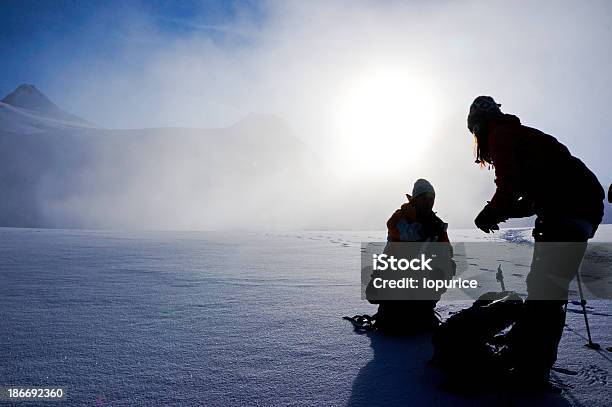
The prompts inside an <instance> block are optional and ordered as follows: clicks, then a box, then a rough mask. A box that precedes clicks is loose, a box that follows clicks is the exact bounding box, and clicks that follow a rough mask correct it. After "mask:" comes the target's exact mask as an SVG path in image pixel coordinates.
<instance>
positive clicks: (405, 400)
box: [0, 226, 612, 406]
mask: <svg viewBox="0 0 612 407" xmlns="http://www.w3.org/2000/svg"><path fill="white" fill-rule="evenodd" d="M528 232H529V231H528V230H502V231H501V232H500V233H497V234H495V235H492V236H490V235H486V236H485V235H484V234H482V233H480V232H479V231H475V230H455V231H451V238H452V239H454V241H480V240H482V239H500V238H501V239H504V238H505V239H509V240H510V239H511V240H514V241H516V240H521V239H523V240H529V238H528V235H529V233H528ZM383 239H384V234H382V233H380V232H372V233H358V232H296V233H285V234H278V233H277V234H266V233H259V234H257V233H251V234H237V233H234V234H230V233H227V234H224V233H188V232H181V233H170V232H164V233H154V232H147V233H144V232H138V233H128V232H110V231H77V230H40V229H12V228H0V258H1V259H2V262H1V263H0V281H2V284H0V311H1V318H0V343H2V352H0V385H19V386H65V387H66V388H67V395H68V399H67V401H66V403H67V404H69V405H113V406H134V405H214V406H227V405H241V406H242V405H262V406H272V405H316V406H328V405H347V404H349V405H355V406H357V405H363V406H365V405H368V406H372V405H427V406H429V405H500V404H503V405H513V404H514V405H519V404H520V405H539V404H546V405H582V406H609V405H611V384H610V378H609V374H610V364H611V363H612V362H611V361H612V353H610V352H608V351H606V350H605V348H606V347H609V346H612V333H611V330H610V316H611V315H612V307H611V306H610V302H604V301H599V302H592V303H591V302H589V321H590V323H591V329H592V333H593V338H594V340H595V341H596V342H598V343H600V344H601V345H602V347H603V348H604V349H602V350H599V351H595V350H590V349H587V348H586V347H585V346H584V344H585V343H586V339H585V337H586V332H585V328H584V320H583V316H582V315H581V314H580V313H579V307H578V306H577V305H574V304H570V305H569V312H568V316H567V324H568V326H567V328H566V331H565V333H564V335H563V339H562V342H561V349H560V353H559V360H558V362H557V365H556V367H557V369H558V372H556V373H554V375H553V376H554V377H553V379H554V380H555V381H556V382H557V383H559V385H560V386H561V387H563V388H564V392H563V394H562V395H543V396H537V397H536V396H533V397H532V398H524V397H522V398H520V399H518V398H516V396H511V395H507V394H493V393H492V394H485V395H482V396H477V397H471V398H470V397H467V396H461V395H458V394H456V393H450V392H447V391H444V390H443V389H441V387H440V385H439V383H438V382H436V380H435V378H432V377H430V376H428V374H427V369H426V363H427V361H428V360H429V358H430V357H431V352H432V349H431V345H430V337H429V336H427V335H422V336H415V337H409V338H403V339H397V338H396V339H394V338H387V337H382V336H379V335H370V336H367V335H358V334H356V333H354V331H353V329H352V327H351V325H350V323H348V322H347V321H343V320H342V319H341V317H342V316H343V315H354V314H358V313H370V314H372V313H374V312H375V307H374V306H372V305H370V304H368V303H367V302H365V301H362V300H361V299H360V295H359V291H360V282H359V261H360V253H359V248H360V242H362V241H380V240H383ZM611 239H612V227H611V226H603V227H602V228H601V229H600V231H599V232H598V236H597V240H603V241H611ZM506 275H507V277H506V278H507V279H508V280H512V279H513V278H514V279H521V280H522V279H524V277H516V276H512V273H510V272H506ZM463 306H465V304H457V303H444V302H442V303H441V304H440V305H439V310H440V311H441V313H442V314H443V315H444V316H447V315H448V314H449V313H450V312H453V311H456V310H458V309H460V308H461V307H463ZM561 372H562V373H561ZM19 405H27V404H26V403H20V404H19ZM58 405H59V404H58Z"/></svg>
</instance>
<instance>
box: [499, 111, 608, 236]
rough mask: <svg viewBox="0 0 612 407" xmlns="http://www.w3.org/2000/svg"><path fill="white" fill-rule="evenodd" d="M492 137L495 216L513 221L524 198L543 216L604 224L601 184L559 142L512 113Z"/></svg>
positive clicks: (500, 121) (501, 121)
mask: <svg viewBox="0 0 612 407" xmlns="http://www.w3.org/2000/svg"><path fill="white" fill-rule="evenodd" d="M488 137H489V138H488V145H489V153H490V157H491V159H492V161H493V166H494V167H495V183H496V185H497V190H496V191H495V195H494V196H493V198H492V199H491V207H492V208H493V209H494V210H495V212H496V213H498V214H499V215H500V216H505V217H514V216H512V214H513V212H515V208H516V205H517V201H518V199H519V198H520V197H522V198H523V199H527V201H528V202H529V203H530V204H532V205H533V211H534V212H535V214H537V215H539V216H543V217H552V218H554V217H560V218H570V219H584V220H587V221H589V222H591V223H593V224H595V225H597V224H599V223H600V222H601V219H602V216H603V199H604V198H605V195H604V191H603V188H602V186H601V184H600V183H599V181H598V180H597V177H596V176H595V175H594V174H593V173H592V172H591V171H590V170H589V169H588V168H587V166H586V165H585V164H584V163H583V162H582V161H580V160H579V159H578V158H576V157H574V156H572V155H571V154H570V152H569V150H568V149H567V147H565V146H564V145H563V144H561V143H560V142H558V141H557V139H555V138H554V137H552V136H550V135H548V134H545V133H543V132H541V131H539V130H536V129H533V128H531V127H527V126H523V125H522V124H521V122H520V120H519V118H518V117H516V116H513V115H509V114H504V115H503V116H501V117H499V118H497V119H494V120H493V121H492V122H491V123H490V127H489V135H488ZM523 202H524V201H523Z"/></svg>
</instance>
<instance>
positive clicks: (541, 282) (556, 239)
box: [509, 219, 590, 385]
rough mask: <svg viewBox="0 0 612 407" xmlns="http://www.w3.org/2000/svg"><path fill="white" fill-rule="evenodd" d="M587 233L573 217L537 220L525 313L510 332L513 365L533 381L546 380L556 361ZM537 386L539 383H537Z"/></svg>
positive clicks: (510, 350) (519, 372) (518, 371)
mask: <svg viewBox="0 0 612 407" xmlns="http://www.w3.org/2000/svg"><path fill="white" fill-rule="evenodd" d="M588 233H590V232H588V231H585V230H583V228H581V227H580V225H579V224H576V223H575V222H573V221H569V220H568V221H558V220H557V221H555V222H554V223H549V224H546V223H544V222H542V220H541V219H538V220H537V221H536V228H535V229H534V238H535V239H536V244H535V247H534V252H533V259H532V263H531V270H530V272H529V275H528V276H527V293H528V297H527V300H526V301H525V306H524V310H523V315H522V317H521V318H520V319H519V321H518V322H517V323H516V324H515V326H514V327H513V328H512V330H511V332H510V334H509V340H510V341H509V348H510V349H509V352H510V353H511V358H509V359H510V360H512V365H513V367H514V368H515V369H516V371H517V373H518V374H520V375H524V376H527V377H528V378H529V379H530V380H531V381H533V382H537V381H539V380H546V379H547V378H548V374H549V371H550V368H551V367H552V366H553V364H554V363H555V361H556V359H557V347H558V345H559V341H560V340H561V335H562V333H563V327H564V324H565V312H564V309H563V306H564V304H565V303H566V302H567V295H568V289H569V284H570V282H571V280H572V279H573V278H574V277H575V276H576V273H577V272H578V269H579V267H580V263H581V261H582V257H583V256H584V252H585V250H586V240H587V239H588V237H589V236H588ZM536 385H537V384H536Z"/></svg>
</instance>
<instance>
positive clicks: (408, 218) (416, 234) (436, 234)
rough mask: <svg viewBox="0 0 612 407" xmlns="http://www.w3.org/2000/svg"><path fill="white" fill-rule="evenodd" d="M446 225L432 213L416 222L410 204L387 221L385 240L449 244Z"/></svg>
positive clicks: (413, 210)
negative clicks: (423, 219)
mask: <svg viewBox="0 0 612 407" xmlns="http://www.w3.org/2000/svg"><path fill="white" fill-rule="evenodd" d="M447 226H448V225H447V224H446V223H444V222H443V221H442V220H441V219H440V218H438V217H437V216H436V214H435V213H434V212H431V215H430V216H429V217H428V218H427V219H426V220H425V221H422V222H417V219H416V210H415V208H414V206H412V205H411V204H410V202H408V203H405V204H403V205H402V206H401V208H399V209H398V210H396V211H395V212H393V215H391V217H390V218H389V220H388V221H387V240H388V241H390V242H419V241H435V242H449V240H448V234H447V233H446V228H447Z"/></svg>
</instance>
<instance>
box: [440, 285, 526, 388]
mask: <svg viewBox="0 0 612 407" xmlns="http://www.w3.org/2000/svg"><path fill="white" fill-rule="evenodd" d="M522 310H523V301H522V299H521V297H519V295H518V294H516V293H515V292H511V291H504V292H501V293H500V292H489V293H485V294H483V295H481V296H480V297H479V298H478V299H477V300H476V301H475V302H474V304H472V306H471V307H470V308H467V309H464V310H461V311H459V312H458V313H456V314H454V315H452V316H451V317H450V318H448V319H447V320H446V321H445V322H443V323H442V324H440V326H439V327H438V328H437V329H436V331H435V332H434V335H433V337H432V343H433V348H434V354H433V358H432V361H431V362H432V364H433V365H435V366H437V367H440V368H442V369H444V370H446V371H447V372H449V373H451V374H452V373H456V374H457V376H460V377H461V376H463V377H465V376H470V377H477V376H482V375H486V374H487V372H488V371H490V370H491V369H495V368H496V363H498V362H497V359H496V358H495V353H496V352H497V350H498V346H499V341H498V339H499V338H500V337H497V335H498V334H500V333H501V332H502V331H504V330H505V329H507V328H509V327H510V326H511V325H512V324H513V323H515V322H516V321H517V320H518V319H519V317H520V315H521V313H522Z"/></svg>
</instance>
